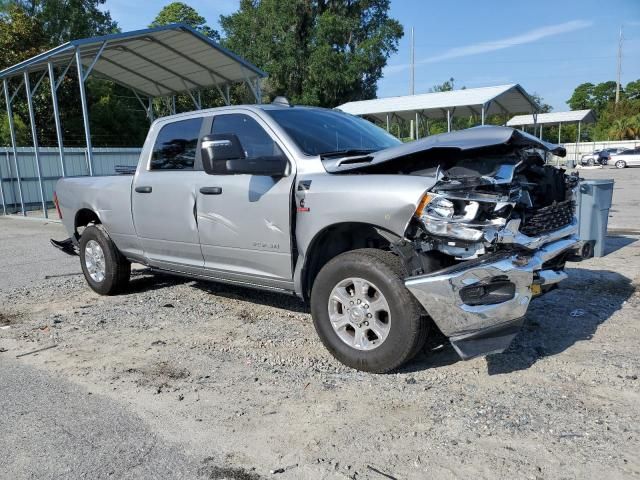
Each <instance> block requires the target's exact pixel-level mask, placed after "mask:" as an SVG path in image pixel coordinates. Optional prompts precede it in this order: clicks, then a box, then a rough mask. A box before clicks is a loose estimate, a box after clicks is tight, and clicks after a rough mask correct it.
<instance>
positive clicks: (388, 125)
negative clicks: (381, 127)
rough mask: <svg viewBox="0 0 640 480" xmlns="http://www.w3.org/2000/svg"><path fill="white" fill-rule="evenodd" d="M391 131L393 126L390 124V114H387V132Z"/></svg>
mask: <svg viewBox="0 0 640 480" xmlns="http://www.w3.org/2000/svg"><path fill="white" fill-rule="evenodd" d="M390 129H391V124H390V123H389V114H388V113H387V132H389V130H390Z"/></svg>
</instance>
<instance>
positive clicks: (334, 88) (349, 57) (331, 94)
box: [220, 0, 403, 107]
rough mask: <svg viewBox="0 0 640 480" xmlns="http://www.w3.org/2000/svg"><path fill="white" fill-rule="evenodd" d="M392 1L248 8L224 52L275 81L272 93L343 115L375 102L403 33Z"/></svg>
mask: <svg viewBox="0 0 640 480" xmlns="http://www.w3.org/2000/svg"><path fill="white" fill-rule="evenodd" d="M388 11H389V0H362V1H358V2H353V1H348V0H341V1H340V0H331V1H330V0H292V1H290V2H282V1H278V0H241V2H240V8H239V10H238V11H237V12H236V13H233V14H231V15H228V16H222V17H221V18H220V23H221V25H222V29H223V31H224V33H225V39H224V44H225V46H227V47H228V48H229V49H231V50H232V51H234V52H236V53H238V54H239V55H241V56H244V57H245V58H247V59H248V60H249V61H251V62H252V63H254V64H255V65H257V66H258V67H260V68H262V69H263V70H265V71H267V72H268V73H269V79H268V81H267V83H266V85H265V89H264V90H265V93H266V94H267V95H269V96H276V95H286V96H287V97H289V98H290V99H291V100H292V101H293V102H295V103H305V104H311V105H321V106H327V107H335V106H336V105H339V104H341V103H344V102H347V101H350V100H357V99H366V98H374V97H375V95H376V90H377V82H378V80H379V79H380V78H381V77H382V69H383V68H384V66H385V65H386V63H387V59H388V58H389V56H390V55H391V54H392V53H394V52H396V51H397V47H398V40H399V39H400V38H401V37H402V34H403V31H402V26H401V25H400V24H399V23H398V22H397V21H396V20H394V19H392V18H390V17H389V15H388Z"/></svg>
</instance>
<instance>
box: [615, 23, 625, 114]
mask: <svg viewBox="0 0 640 480" xmlns="http://www.w3.org/2000/svg"><path fill="white" fill-rule="evenodd" d="M623 40H624V37H623V36H622V25H620V38H619V39H618V76H617V80H616V103H618V102H619V101H620V75H621V73H622V42H623Z"/></svg>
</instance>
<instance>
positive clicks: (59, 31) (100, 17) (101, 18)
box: [17, 0, 118, 46]
mask: <svg viewBox="0 0 640 480" xmlns="http://www.w3.org/2000/svg"><path fill="white" fill-rule="evenodd" d="M17 3H18V4H20V5H21V6H22V7H23V8H24V9H25V11H26V12H27V13H28V14H29V16H30V17H31V18H34V19H36V20H38V21H39V22H40V24H41V25H42V29H43V30H44V33H45V35H46V37H47V40H48V43H49V45H50V46H56V45H60V44H61V43H64V42H68V41H69V40H76V39H79V38H86V37H92V36H96V35H107V34H109V33H114V32H116V31H118V25H117V23H116V22H115V21H114V20H113V19H112V18H111V14H110V13H109V11H106V10H103V9H102V7H103V5H104V4H105V3H106V0H18V1H17Z"/></svg>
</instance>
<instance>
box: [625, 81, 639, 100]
mask: <svg viewBox="0 0 640 480" xmlns="http://www.w3.org/2000/svg"><path fill="white" fill-rule="evenodd" d="M624 96H625V98H627V99H629V100H640V80H636V81H634V82H629V83H627V86H626V87H624Z"/></svg>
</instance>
